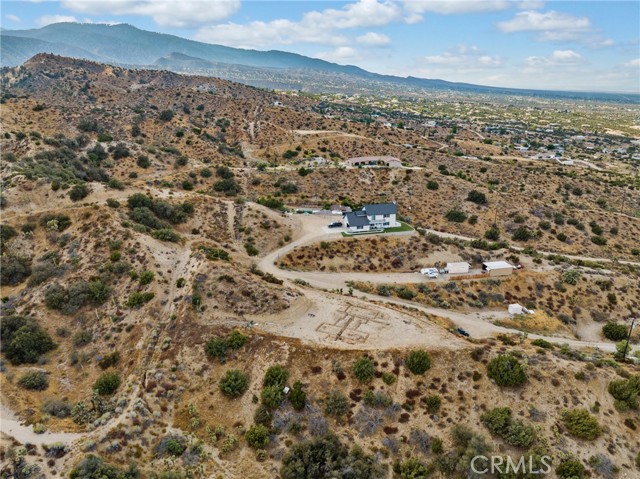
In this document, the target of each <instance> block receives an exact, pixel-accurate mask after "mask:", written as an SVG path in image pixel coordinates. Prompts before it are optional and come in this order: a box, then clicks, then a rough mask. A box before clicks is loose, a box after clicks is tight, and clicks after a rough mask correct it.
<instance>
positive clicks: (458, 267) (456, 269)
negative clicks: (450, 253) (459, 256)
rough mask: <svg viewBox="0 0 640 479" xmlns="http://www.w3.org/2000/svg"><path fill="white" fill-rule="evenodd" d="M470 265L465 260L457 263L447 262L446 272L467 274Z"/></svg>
mask: <svg viewBox="0 0 640 479" xmlns="http://www.w3.org/2000/svg"><path fill="white" fill-rule="evenodd" d="M470 267H471V265H470V264H469V263H467V262H465V261H461V262H459V263H447V272H448V273H449V274H468V273H469V268H470Z"/></svg>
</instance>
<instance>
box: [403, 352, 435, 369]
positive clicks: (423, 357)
mask: <svg viewBox="0 0 640 479" xmlns="http://www.w3.org/2000/svg"><path fill="white" fill-rule="evenodd" d="M404 364H405V366H407V369H408V370H409V371H411V372H412V373H413V374H418V375H419V374H424V373H425V372H427V370H429V369H430V368H431V357H430V356H429V353H428V352H426V351H422V350H417V351H411V352H410V353H409V354H408V356H407V358H406V359H405V360H404Z"/></svg>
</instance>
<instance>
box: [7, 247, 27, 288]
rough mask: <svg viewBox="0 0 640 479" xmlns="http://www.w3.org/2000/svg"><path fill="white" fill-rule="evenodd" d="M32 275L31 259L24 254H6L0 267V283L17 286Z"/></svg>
mask: <svg viewBox="0 0 640 479" xmlns="http://www.w3.org/2000/svg"><path fill="white" fill-rule="evenodd" d="M29 275H31V260H30V259H29V258H26V257H23V256H16V255H13V254H5V255H3V256H2V267H1V268H0V285H2V286H15V285H16V284H20V283H22V282H23V281H24V280H25V279H27V278H28V277H29Z"/></svg>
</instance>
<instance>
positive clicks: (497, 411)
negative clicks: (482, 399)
mask: <svg viewBox="0 0 640 479" xmlns="http://www.w3.org/2000/svg"><path fill="white" fill-rule="evenodd" d="M480 420H481V421H482V423H483V424H484V425H485V426H486V427H487V429H489V432H490V433H491V434H493V435H494V436H500V437H502V436H504V435H505V434H506V433H507V430H508V429H509V425H510V424H511V409H509V408H508V407H497V408H494V409H491V410H490V411H487V412H485V413H484V414H482V416H480Z"/></svg>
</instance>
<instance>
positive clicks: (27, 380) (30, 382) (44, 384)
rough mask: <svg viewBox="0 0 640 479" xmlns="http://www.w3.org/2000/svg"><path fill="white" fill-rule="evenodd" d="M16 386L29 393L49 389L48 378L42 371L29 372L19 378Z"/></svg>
mask: <svg viewBox="0 0 640 479" xmlns="http://www.w3.org/2000/svg"><path fill="white" fill-rule="evenodd" d="M18 385H19V386H20V387H21V388H24V389H29V390H31V391H44V390H45V389H47V388H48V387H49V376H48V375H47V373H46V372H44V371H29V372H26V373H24V374H23V375H22V376H20V379H19V380H18Z"/></svg>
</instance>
